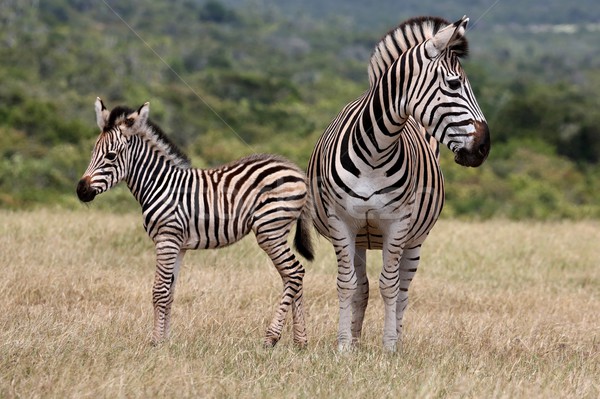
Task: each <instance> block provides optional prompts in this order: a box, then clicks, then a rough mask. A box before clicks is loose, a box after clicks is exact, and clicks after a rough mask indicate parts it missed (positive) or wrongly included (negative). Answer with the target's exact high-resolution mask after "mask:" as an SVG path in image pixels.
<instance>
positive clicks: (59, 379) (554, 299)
mask: <svg viewBox="0 0 600 399" xmlns="http://www.w3.org/2000/svg"><path fill="white" fill-rule="evenodd" d="M82 208H83V207H82ZM599 244H600V223H599V222H585V221H584V222H556V223H527V224H526V223H516V222H508V221H487V222H463V221H451V220H442V221H440V222H438V225H437V226H436V227H435V228H434V230H433V232H432V234H431V236H430V238H429V239H428V241H427V242H426V245H425V248H424V250H423V257H422V261H421V267H420V269H419V271H418V273H417V275H416V278H415V281H414V282H413V284H412V286H411V293H410V301H411V303H410V305H409V310H408V312H407V314H406V316H405V323H404V325H405V336H404V343H403V347H402V349H401V350H400V351H399V352H398V353H397V354H395V355H390V354H386V353H384V352H383V351H382V349H381V334H382V324H383V315H382V313H383V311H382V304H381V300H380V296H379V291H378V288H377V276H378V271H379V267H380V262H379V253H377V252H371V253H370V258H369V276H370V281H371V302H370V303H369V308H368V310H367V316H366V320H365V330H364V342H363V346H362V347H361V349H359V350H357V351H355V352H353V353H350V354H345V355H340V354H338V353H337V351H336V350H335V338H336V329H337V296H336V290H335V275H336V267H335V261H334V257H333V251H332V249H331V248H330V246H329V244H328V243H327V242H326V241H325V240H323V239H320V240H319V242H318V245H317V249H318V250H317V258H316V260H315V261H314V262H313V263H311V264H306V266H307V275H306V279H305V301H306V305H307V324H308V333H309V347H308V349H306V350H298V349H296V348H295V347H294V346H293V343H292V339H291V330H290V329H287V328H286V330H285V331H284V336H283V338H282V340H281V341H280V343H279V344H278V345H277V347H276V348H274V349H272V350H267V349H264V348H263V347H262V338H263V334H264V330H265V329H266V327H267V324H268V322H269V321H270V319H271V317H272V315H273V312H274V310H275V305H276V302H277V299H278V297H279V295H280V287H281V282H280V279H279V277H278V275H277V274H276V272H275V270H274V268H273V267H272V266H271V265H270V264H269V263H268V259H267V257H266V255H264V254H263V253H262V252H261V251H260V250H259V249H258V247H257V246H256V244H255V243H254V242H253V238H251V237H249V238H247V239H246V240H244V241H242V242H241V243H238V244H237V245H235V246H232V247H229V248H225V249H222V250H212V251H196V252H188V254H187V256H186V259H185V264H184V267H183V268H182V271H181V275H180V280H179V283H178V287H177V293H176V298H175V303H174V309H173V312H174V314H173V334H172V337H171V339H170V340H169V341H168V342H167V343H165V344H163V345H162V346H159V347H152V346H151V345H150V333H151V324H152V306H151V301H150V290H151V284H152V280H153V273H154V264H153V262H154V251H153V247H152V245H151V243H150V241H149V239H148V238H147V237H146V235H145V232H144V231H143V229H142V227H141V215H140V214H138V213H135V214H125V215H115V214H110V213H101V212H99V211H96V210H94V209H93V208H90V209H85V208H84V209H81V210H78V211H73V212H69V211H64V210H57V211H53V210H36V211H31V212H8V211H0V265H1V267H2V278H1V279H0V398H12V397H23V398H36V397H41V398H97V397H109V398H117V397H127V398H135V397H140V398H142V397H143V398H147V397H172V398H175V397H217V398H229V397H236V398H238V397H239V398H267V397H268V398H271V397H272V398H279V397H293V398H315V397H325V398H326V397H335V398H338V397H344V398H383V397H419V398H421V397H423V398H427V397H450V398H463V397H464V398H519V397H520V398H524V397H526V398H537V397H542V398H543V397H546V398H558V397H560V398H598V397H599V396H600V377H599V376H600V250H599V248H600V247H599ZM288 321H289V320H288Z"/></svg>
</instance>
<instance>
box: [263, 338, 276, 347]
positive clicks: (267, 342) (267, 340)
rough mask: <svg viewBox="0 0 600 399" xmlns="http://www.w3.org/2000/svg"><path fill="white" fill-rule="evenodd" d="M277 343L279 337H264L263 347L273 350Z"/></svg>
mask: <svg viewBox="0 0 600 399" xmlns="http://www.w3.org/2000/svg"><path fill="white" fill-rule="evenodd" d="M277 342H279V337H266V338H265V341H264V343H263V346H264V347H265V348H267V349H269V348H274V347H275V345H277Z"/></svg>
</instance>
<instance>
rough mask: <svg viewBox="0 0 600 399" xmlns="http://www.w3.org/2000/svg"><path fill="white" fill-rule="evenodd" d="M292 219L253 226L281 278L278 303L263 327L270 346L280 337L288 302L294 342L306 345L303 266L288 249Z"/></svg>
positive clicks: (257, 238)
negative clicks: (267, 324)
mask: <svg viewBox="0 0 600 399" xmlns="http://www.w3.org/2000/svg"><path fill="white" fill-rule="evenodd" d="M293 221H294V220H290V221H289V222H288V223H286V224H285V225H281V226H280V228H275V227H274V226H269V225H268V224H267V225H266V226H265V227H263V228H261V227H260V226H259V227H258V228H256V229H255V234H256V240H257V241H258V245H259V246H260V247H261V248H262V249H263V250H264V251H265V252H266V253H267V255H269V257H270V258H271V261H273V265H275V268H276V269H277V271H278V272H279V275H280V276H281V279H282V280H283V294H282V296H281V301H280V302H279V307H278V308H277V311H276V312H275V316H274V317H273V320H272V321H271V324H270V325H269V327H268V328H267V334H266V337H265V346H267V347H272V346H275V344H276V343H277V342H278V341H279V339H280V338H281V331H282V330H283V325H284V323H285V317H286V314H287V311H288V309H289V308H290V305H291V307H292V317H293V323H294V324H293V331H294V342H295V343H296V344H297V345H298V346H301V347H304V346H306V344H307V339H306V327H305V324H304V308H303V306H302V295H303V293H302V282H303V278H304V266H302V264H301V263H300V261H298V259H297V258H296V256H295V255H294V253H293V252H292V250H291V248H290V246H289V244H288V242H287V236H288V233H289V231H290V226H291V224H292V222H293Z"/></svg>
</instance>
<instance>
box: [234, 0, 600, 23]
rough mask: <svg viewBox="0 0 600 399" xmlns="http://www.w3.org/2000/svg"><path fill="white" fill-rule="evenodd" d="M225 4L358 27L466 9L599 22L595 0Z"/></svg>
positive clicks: (478, 14) (495, 16) (516, 18)
mask: <svg viewBox="0 0 600 399" xmlns="http://www.w3.org/2000/svg"><path fill="white" fill-rule="evenodd" d="M225 2H226V3H227V4H229V5H231V6H234V5H243V6H249V5H252V6H253V7H254V8H255V9H264V10H274V11H278V12H281V13H283V14H288V16H289V15H294V14H295V15H298V16H302V15H305V16H310V17H312V18H317V19H327V18H340V19H346V20H348V21H349V22H351V23H353V24H355V26H357V27H359V28H360V29H368V30H370V27H373V26H375V27H383V26H391V25H394V24H396V23H397V22H398V21H401V20H403V19H405V18H407V17H412V16H415V15H439V16H442V17H445V18H447V19H454V18H456V19H458V18H460V17H461V16H462V15H463V14H467V15H468V16H470V17H471V18H472V20H473V21H477V22H478V23H481V24H501V25H506V24H511V23H516V24H582V23H598V22H600V2H598V1H597V0H578V1H564V0H548V1H542V0H535V1H521V0H476V1H472V0H446V1H438V0H403V1H398V0H371V1H364V0H327V1H323V0H303V1H297V0H227V1H225Z"/></svg>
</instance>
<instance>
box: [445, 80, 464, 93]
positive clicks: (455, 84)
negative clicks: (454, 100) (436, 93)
mask: <svg viewBox="0 0 600 399" xmlns="http://www.w3.org/2000/svg"><path fill="white" fill-rule="evenodd" d="M447 82H448V87H449V88H450V89H451V90H458V89H460V86H461V83H460V79H459V78H452V79H448V80H447Z"/></svg>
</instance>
